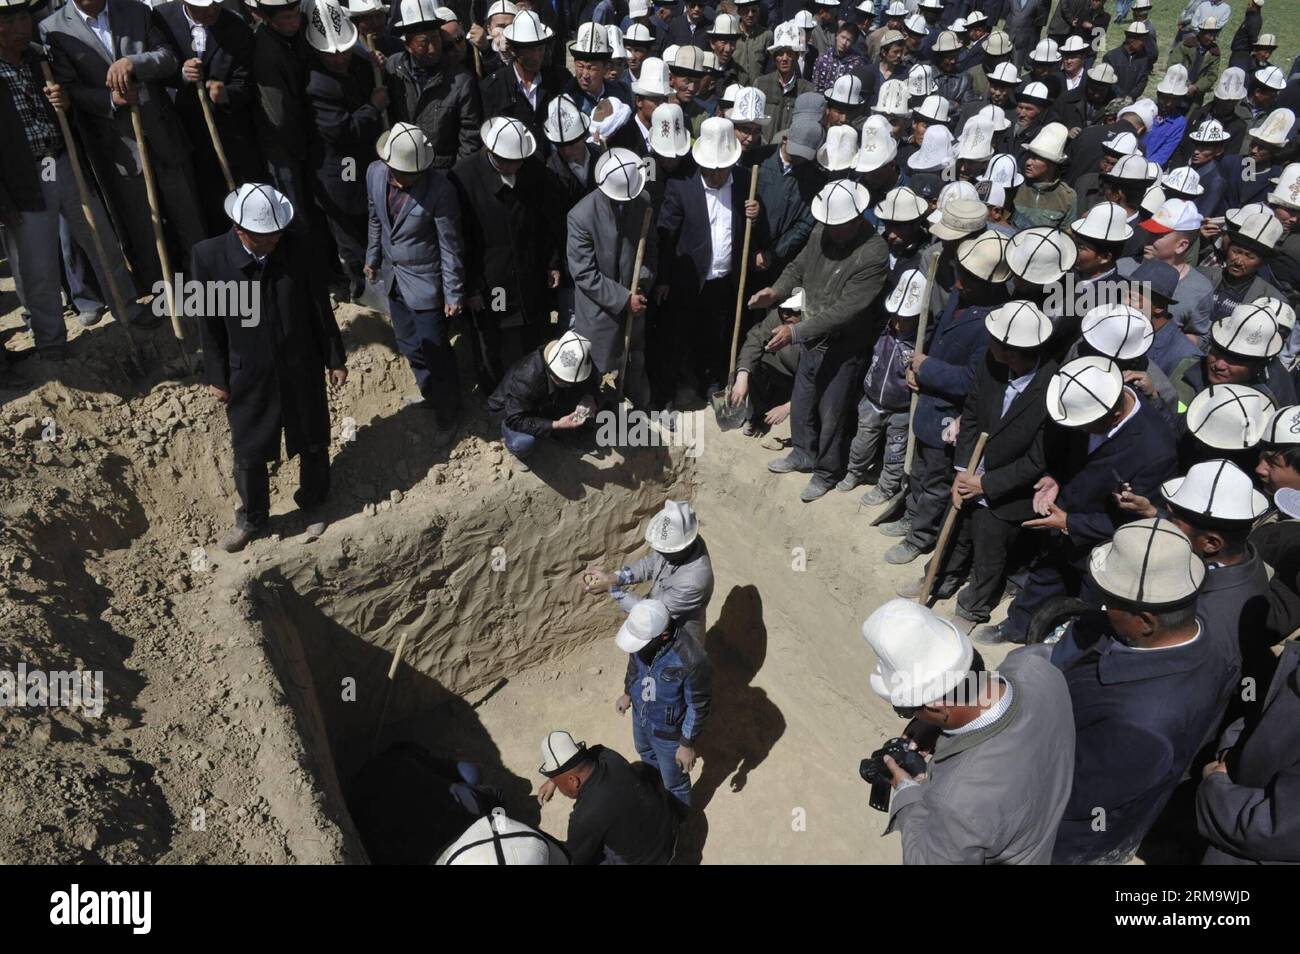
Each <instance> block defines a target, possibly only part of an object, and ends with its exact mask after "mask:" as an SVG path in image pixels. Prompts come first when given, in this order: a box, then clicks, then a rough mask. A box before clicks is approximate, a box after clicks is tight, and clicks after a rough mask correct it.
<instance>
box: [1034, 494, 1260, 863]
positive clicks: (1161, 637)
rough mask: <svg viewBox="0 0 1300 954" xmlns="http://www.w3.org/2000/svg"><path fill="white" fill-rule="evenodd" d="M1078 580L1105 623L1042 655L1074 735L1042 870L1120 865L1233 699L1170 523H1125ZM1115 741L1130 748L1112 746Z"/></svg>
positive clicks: (1222, 654)
mask: <svg viewBox="0 0 1300 954" xmlns="http://www.w3.org/2000/svg"><path fill="white" fill-rule="evenodd" d="M1088 574H1089V578H1090V581H1091V584H1092V586H1093V588H1094V589H1095V591H1096V593H1097V599H1098V601H1099V602H1100V604H1101V605H1102V606H1104V608H1105V616H1104V617H1103V616H1100V615H1095V614H1089V615H1085V616H1084V617H1082V618H1080V619H1078V620H1076V621H1074V622H1073V623H1072V624H1070V626H1069V628H1067V629H1066V631H1065V633H1064V634H1063V635H1062V636H1061V638H1060V640H1059V641H1058V642H1057V643H1056V645H1055V646H1054V647H1053V648H1052V651H1051V658H1052V662H1053V663H1055V664H1056V666H1057V667H1058V668H1060V669H1061V670H1062V672H1063V673H1064V675H1065V680H1066V685H1067V686H1068V687H1069V694H1070V702H1071V705H1072V707H1073V709H1074V722H1075V725H1076V727H1078V733H1077V736H1076V742H1075V745H1076V755H1075V766H1076V768H1075V773H1074V784H1073V788H1072V791H1071V795H1070V801H1069V804H1068V805H1067V806H1066V809H1065V815H1064V817H1063V818H1062V820H1061V827H1060V829H1059V831H1058V832H1057V836H1056V847H1055V849H1054V850H1053V853H1052V861H1053V863H1055V864H1097V863H1110V864H1123V863H1124V862H1125V861H1127V860H1128V859H1129V858H1130V857H1131V856H1132V854H1133V852H1134V851H1136V850H1137V847H1138V844H1139V843H1140V842H1141V840H1142V838H1143V837H1144V836H1145V835H1146V833H1147V831H1148V830H1149V829H1150V828H1151V826H1152V824H1153V823H1154V822H1155V820H1156V818H1157V817H1158V816H1159V814H1160V812H1161V810H1162V809H1163V808H1164V806H1165V804H1166V802H1167V801H1168V798H1169V796H1170V794H1171V793H1172V792H1173V790H1174V788H1175V787H1176V786H1177V785H1178V783H1179V782H1180V781H1181V780H1182V779H1183V777H1184V775H1185V774H1186V772H1187V771H1188V769H1189V767H1191V764H1192V761H1193V759H1194V758H1195V756H1196V754H1197V751H1198V750H1199V749H1200V748H1201V747H1202V746H1203V745H1204V744H1205V743H1206V741H1207V740H1208V739H1209V738H1210V737H1211V736H1212V734H1213V733H1214V732H1215V730H1216V729H1217V726H1218V722H1219V720H1220V719H1221V718H1222V717H1223V715H1224V712H1225V709H1226V708H1227V703H1228V700H1229V698H1230V697H1231V696H1232V695H1233V694H1234V693H1237V692H1240V689H1241V687H1240V683H1239V675H1240V667H1239V665H1237V664H1236V663H1235V661H1234V660H1233V658H1232V656H1231V649H1230V648H1229V646H1228V640H1226V639H1223V638H1221V635H1220V634H1216V633H1213V632H1211V631H1210V630H1209V629H1208V626H1205V625H1203V624H1202V622H1201V621H1200V620H1198V618H1197V595H1198V593H1199V591H1200V589H1201V587H1202V583H1203V580H1204V578H1205V575H1206V574H1205V566H1204V564H1203V563H1202V561H1201V559H1200V558H1199V557H1198V556H1197V555H1196V553H1195V552H1194V550H1193V549H1192V545H1191V542H1190V541H1189V540H1188V539H1187V537H1186V536H1185V535H1184V534H1183V533H1182V532H1181V531H1180V530H1179V529H1178V527H1176V526H1175V525H1174V524H1173V523H1172V522H1171V521H1168V520H1160V519H1152V520H1138V521H1135V522H1133V523H1129V524H1126V525H1124V526H1123V527H1121V528H1120V529H1119V530H1117V531H1116V532H1115V534H1114V537H1113V538H1112V539H1111V540H1110V541H1109V542H1107V543H1102V544H1100V545H1098V546H1097V547H1096V548H1095V549H1094V550H1093V551H1092V553H1091V554H1090V556H1089V558H1088ZM1117 733H1118V734H1120V735H1124V736H1125V738H1126V739H1128V740H1129V741H1128V742H1127V743H1126V744H1125V745H1122V746H1116V745H1114V744H1113V740H1114V739H1115V738H1116V734H1117ZM1157 752H1158V753H1159V755H1155V754H1154V753H1157ZM1120 780H1122V785H1121V786H1120V787H1119V788H1117V787H1116V783H1117V781H1120ZM1099 810H1100V811H1104V812H1105V818H1106V825H1105V827H1104V829H1102V828H1100V827H1099V826H1098V825H1097V824H1096V819H1097V818H1098V817H1100V816H1099V814H1098V811H1099Z"/></svg>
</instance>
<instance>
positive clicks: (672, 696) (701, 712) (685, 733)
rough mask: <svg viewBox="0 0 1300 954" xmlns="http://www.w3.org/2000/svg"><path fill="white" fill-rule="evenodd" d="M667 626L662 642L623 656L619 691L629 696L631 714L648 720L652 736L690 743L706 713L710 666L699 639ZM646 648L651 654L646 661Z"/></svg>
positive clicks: (705, 717)
mask: <svg viewBox="0 0 1300 954" xmlns="http://www.w3.org/2000/svg"><path fill="white" fill-rule="evenodd" d="M673 627H674V633H673V636H672V638H671V639H669V641H668V642H667V643H662V644H659V645H658V648H657V649H653V650H652V649H651V647H649V646H647V647H646V649H645V650H642V651H641V652H639V653H629V654H628V657H627V672H626V674H625V675H624V677H623V689H624V691H625V692H626V693H627V694H628V695H629V696H631V697H632V715H633V717H634V718H636V719H644V720H645V721H646V722H647V723H649V725H650V728H651V731H652V732H653V733H654V735H655V737H656V738H659V739H670V740H671V739H677V740H680V741H681V743H682V744H683V745H694V743H695V740H696V739H698V738H699V735H700V732H701V731H702V730H703V728H704V723H705V722H706V721H707V720H708V716H709V705H710V703H711V701H712V696H713V667H712V666H711V665H710V663H709V657H708V656H707V655H706V654H705V652H704V648H703V647H702V646H701V645H700V643H699V641H698V640H697V639H696V638H695V637H694V636H692V635H691V634H690V633H688V632H687V631H686V630H685V629H683V628H681V627H680V626H679V625H678V624H676V623H674V624H673ZM648 652H653V657H652V658H651V660H650V661H649V662H648V663H647V662H646V660H645V659H644V658H643V657H644V656H646V655H647V653H648Z"/></svg>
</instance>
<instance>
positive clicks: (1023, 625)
mask: <svg viewBox="0 0 1300 954" xmlns="http://www.w3.org/2000/svg"><path fill="white" fill-rule="evenodd" d="M1035 532H1039V533H1041V532H1042V531H1035ZM1075 551H1076V548H1075V547H1074V546H1073V545H1072V544H1070V543H1068V542H1065V538H1064V537H1061V536H1059V535H1058V536H1055V537H1054V538H1053V539H1052V541H1051V542H1050V543H1048V545H1047V549H1046V551H1045V552H1044V553H1043V555H1042V556H1041V557H1040V558H1039V560H1038V562H1037V563H1035V564H1034V565H1033V567H1031V568H1030V570H1029V576H1028V578H1027V579H1026V580H1025V585H1024V586H1023V587H1021V589H1020V592H1019V593H1017V594H1016V598H1015V599H1014V600H1012V601H1011V607H1010V608H1009V609H1008V610H1007V625H1008V627H1009V628H1010V630H1011V633H1012V634H1013V635H1014V636H1015V637H1016V638H1017V639H1020V640H1023V639H1024V638H1025V636H1026V635H1027V634H1028V633H1029V623H1030V621H1031V620H1032V619H1033V618H1034V614H1035V613H1036V612H1038V610H1039V609H1041V608H1042V607H1043V606H1045V605H1046V604H1047V602H1048V601H1049V600H1052V599H1054V598H1055V597H1058V596H1077V597H1078V598H1079V599H1081V600H1083V601H1084V602H1086V603H1088V604H1089V605H1090V606H1093V607H1095V608H1100V607H1101V604H1102V602H1103V599H1104V598H1103V596H1102V594H1101V591H1100V590H1099V589H1097V585H1096V584H1095V583H1093V582H1092V578H1091V577H1090V576H1088V573H1087V572H1086V569H1085V567H1086V563H1085V562H1084V561H1082V560H1080V559H1079V557H1078V554H1077V553H1076V552H1075Z"/></svg>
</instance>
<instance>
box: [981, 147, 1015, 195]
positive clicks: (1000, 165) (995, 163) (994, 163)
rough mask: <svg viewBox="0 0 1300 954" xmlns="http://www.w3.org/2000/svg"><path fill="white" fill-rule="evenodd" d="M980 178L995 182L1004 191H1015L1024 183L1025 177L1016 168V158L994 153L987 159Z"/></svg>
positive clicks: (1004, 153)
mask: <svg viewBox="0 0 1300 954" xmlns="http://www.w3.org/2000/svg"><path fill="white" fill-rule="evenodd" d="M980 178H981V179H988V180H989V182H996V183H997V184H998V185H1000V186H1002V188H1004V189H1015V188H1018V187H1019V186H1022V185H1024V182H1025V177H1024V176H1023V175H1021V174H1020V169H1019V168H1018V167H1017V166H1016V157H1015V156H1013V155H1011V154H1010V153H1006V152H999V153H996V154H995V155H994V156H993V157H992V158H991V159H989V164H988V168H986V169H985V170H984V175H982V176H980Z"/></svg>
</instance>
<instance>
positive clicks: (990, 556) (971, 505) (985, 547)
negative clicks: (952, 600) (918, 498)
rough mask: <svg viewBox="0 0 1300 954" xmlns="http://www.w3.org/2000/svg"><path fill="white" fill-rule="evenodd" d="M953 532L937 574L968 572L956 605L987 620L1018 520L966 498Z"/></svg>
mask: <svg viewBox="0 0 1300 954" xmlns="http://www.w3.org/2000/svg"><path fill="white" fill-rule="evenodd" d="M949 506H952V505H951V503H950V504H949ZM945 519H946V517H945ZM956 533H957V539H956V541H955V542H954V543H953V546H952V549H951V550H949V551H948V552H949V555H948V559H947V560H945V561H944V565H943V573H942V576H941V577H940V578H941V579H942V578H943V577H957V578H961V577H967V576H968V579H967V582H966V587H965V589H963V590H962V591H961V593H959V594H958V596H957V605H958V606H960V607H961V608H962V610H963V612H964V613H965V615H966V616H968V617H969V618H971V619H973V620H977V621H978V622H981V623H987V622H988V621H989V618H990V617H991V616H992V614H993V608H994V607H995V606H997V605H998V600H1000V599H1001V598H1002V590H1003V588H1004V587H1005V586H1006V571H1007V563H1008V562H1009V554H1010V551H1011V547H1012V546H1013V545H1014V544H1015V541H1016V538H1017V537H1018V536H1019V535H1020V524H1019V522H1016V521H1006V520H1003V519H1002V518H1001V517H999V516H997V515H996V514H994V513H993V511H991V510H989V508H988V507H981V506H979V504H977V503H975V502H974V501H969V502H967V503H964V504H963V505H962V510H961V516H959V517H958V518H957V527H956Z"/></svg>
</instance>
